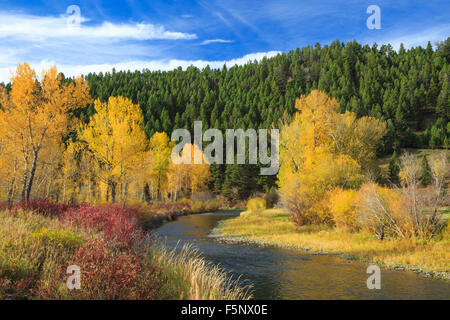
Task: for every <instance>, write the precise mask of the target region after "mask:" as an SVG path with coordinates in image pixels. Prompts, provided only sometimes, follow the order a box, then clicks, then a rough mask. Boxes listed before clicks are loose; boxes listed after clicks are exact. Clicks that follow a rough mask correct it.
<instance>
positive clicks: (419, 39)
mask: <svg viewBox="0 0 450 320" xmlns="http://www.w3.org/2000/svg"><path fill="white" fill-rule="evenodd" d="M449 34H450V24H443V25H440V26H437V27H433V28H428V29H425V30H422V31H419V32H411V31H408V30H402V31H401V32H400V31H397V32H395V33H391V34H390V35H388V36H386V37H384V38H381V39H375V40H373V39H366V41H364V42H369V43H372V42H376V43H378V44H388V43H390V44H391V45H392V47H393V48H394V49H395V50H398V49H399V48H400V44H401V43H403V45H404V47H405V48H411V47H417V46H422V47H425V46H426V45H427V43H428V41H430V43H431V44H432V45H434V43H435V41H442V40H445V39H447V37H448V35H449Z"/></svg>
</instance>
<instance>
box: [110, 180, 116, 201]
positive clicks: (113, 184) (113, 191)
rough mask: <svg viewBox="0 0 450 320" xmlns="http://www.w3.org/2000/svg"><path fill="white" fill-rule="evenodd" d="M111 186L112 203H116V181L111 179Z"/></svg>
mask: <svg viewBox="0 0 450 320" xmlns="http://www.w3.org/2000/svg"><path fill="white" fill-rule="evenodd" d="M109 184H110V186H111V203H116V183H115V182H112V181H110V183H109Z"/></svg>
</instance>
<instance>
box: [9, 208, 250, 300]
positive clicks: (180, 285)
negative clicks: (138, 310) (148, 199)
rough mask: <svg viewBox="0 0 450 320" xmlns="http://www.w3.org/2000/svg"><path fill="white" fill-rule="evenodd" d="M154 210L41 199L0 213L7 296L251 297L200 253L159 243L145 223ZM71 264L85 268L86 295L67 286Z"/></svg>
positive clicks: (83, 284)
mask: <svg viewBox="0 0 450 320" xmlns="http://www.w3.org/2000/svg"><path fill="white" fill-rule="evenodd" d="M4 206H5V205H4ZM147 209H150V210H149V211H145V212H144V210H143V207H142V206H141V207H140V208H136V207H128V208H122V207H121V206H119V205H104V206H90V205H70V206H69V205H62V204H55V203H51V202H48V201H45V200H41V201H31V202H28V203H20V204H18V205H16V206H15V207H14V208H13V210H11V211H7V210H3V211H0V231H1V232H0V240H1V241H0V299H247V298H249V297H251V292H250V290H249V289H250V288H249V287H242V286H239V285H238V282H237V279H236V280H232V279H230V278H229V277H228V276H227V274H226V272H225V271H223V270H222V269H220V268H218V267H216V266H213V265H211V264H210V263H208V262H207V261H205V260H204V259H203V258H202V257H201V255H200V254H199V253H198V252H197V251H196V250H194V249H192V248H189V247H183V248H181V250H180V252H175V251H168V250H167V249H165V248H164V247H163V246H161V245H159V244H158V243H155V240H154V239H152V238H151V236H150V235H149V234H148V233H147V232H144V229H143V228H142V226H141V222H140V221H142V218H147V219H149V218H148V217H145V215H149V216H151V215H153V213H152V211H153V210H154V209H155V207H154V206H153V207H151V208H147ZM163 209H164V208H160V211H161V210H163ZM70 265H78V266H79V267H80V269H81V272H82V276H81V289H80V290H69V289H68V288H67V286H66V280H67V278H68V276H69V275H67V273H66V269H67V267H68V266H70Z"/></svg>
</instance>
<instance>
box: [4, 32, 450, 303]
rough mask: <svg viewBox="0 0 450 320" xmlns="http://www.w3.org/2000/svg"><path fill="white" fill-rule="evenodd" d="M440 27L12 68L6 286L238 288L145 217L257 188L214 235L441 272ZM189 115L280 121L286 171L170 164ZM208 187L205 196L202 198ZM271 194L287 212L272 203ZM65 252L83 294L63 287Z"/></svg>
mask: <svg viewBox="0 0 450 320" xmlns="http://www.w3.org/2000/svg"><path fill="white" fill-rule="evenodd" d="M449 41H450V40H449V39H447V40H446V41H444V42H441V43H439V44H438V45H437V47H436V49H435V50H433V48H432V46H431V44H429V45H428V46H427V47H426V48H422V47H417V48H411V49H409V50H405V49H404V48H403V46H401V47H400V49H399V51H398V52H395V51H394V50H392V47H391V46H389V45H387V46H381V47H380V48H378V46H376V45H374V46H372V47H369V46H367V45H365V46H361V45H359V44H358V43H356V42H349V43H346V44H344V43H341V42H339V41H335V42H333V43H332V44H331V45H330V46H324V47H321V46H320V45H319V44H317V45H316V46H315V47H311V46H309V47H306V48H303V49H297V50H295V51H291V52H289V53H288V54H280V55H278V56H277V57H274V58H271V59H263V60H262V61H261V62H251V63H248V64H246V65H244V66H239V67H238V66H236V67H232V68H229V69H228V68H226V67H224V68H223V69H222V70H211V69H210V68H209V67H206V68H204V69H203V70H198V69H197V68H194V67H191V68H188V69H187V70H186V71H182V70H180V69H177V70H174V71H171V72H150V71H144V72H139V71H136V72H134V73H131V72H115V71H113V72H112V73H106V74H89V75H88V76H86V77H83V76H80V77H77V78H74V79H68V78H66V77H65V76H64V75H63V74H61V73H58V71H57V69H56V67H54V68H51V69H50V70H46V71H44V72H43V74H42V77H40V78H39V79H38V76H37V75H36V72H35V71H34V70H32V69H31V67H30V66H29V65H28V64H27V63H23V64H19V65H18V67H17V69H16V72H15V73H14V74H13V76H12V78H11V82H10V83H8V84H2V85H0V199H1V200H4V202H2V203H0V208H1V212H0V218H1V221H0V229H1V231H2V232H1V233H0V237H1V240H2V241H1V244H0V296H1V297H2V298H6V299H10V298H12V299H16V298H31V299H34V298H41V299H58V298H64V299H72V298H73V299H76V298H80V299H96V298H98V299H122V298H131V299H165V298H174V299H176V298H208V299H214V298H231V299H233V298H248V297H249V296H250V294H249V291H248V290H247V289H248V288H242V287H239V286H238V283H237V282H230V280H229V279H228V278H227V277H226V276H225V274H224V273H223V271H221V270H220V269H218V268H215V267H214V266H211V265H209V264H208V263H207V262H206V261H203V260H202V259H201V258H199V257H198V253H196V252H195V250H193V249H192V248H184V249H183V250H181V254H180V255H176V254H175V253H174V252H164V250H163V249H161V248H160V247H158V246H157V245H156V244H155V243H154V241H153V240H152V239H150V238H149V237H150V235H149V233H148V232H146V231H148V230H150V229H151V228H153V227H155V226H157V225H159V224H160V223H161V222H162V221H164V220H171V219H173V218H174V217H176V216H177V215H178V214H182V213H191V212H202V211H208V210H213V209H215V208H218V207H219V206H222V205H224V204H225V205H230V204H232V203H236V201H243V200H246V199H248V198H249V197H250V196H252V195H255V194H260V193H266V195H265V198H264V201H262V200H251V201H249V209H250V211H251V213H248V214H243V216H242V217H240V218H238V219H237V220H229V221H228V222H226V224H228V226H229V228H230V229H226V228H227V227H226V225H225V226H224V227H223V228H224V229H223V230H224V232H228V233H229V234H235V233H237V234H239V233H242V234H246V235H250V236H251V237H260V239H266V238H267V239H269V240H270V241H274V242H276V243H279V244H282V243H284V244H292V245H298V246H302V247H303V246H305V247H309V248H312V249H315V250H316V249H317V250H327V251H332V252H344V253H347V254H351V255H354V256H358V257H361V258H364V257H365V258H368V259H372V260H375V261H384V262H385V263H386V264H388V265H394V264H404V265H407V266H411V267H417V268H423V269H424V270H433V271H438V272H441V273H444V276H445V277H448V276H447V275H448V270H449V267H448V262H447V261H449V260H450V259H449V251H450V250H448V249H449V242H448V241H449V240H448V226H447V220H446V219H445V218H446V217H447V218H448V206H449V199H448V176H449V170H448V153H446V149H445V148H448V141H449V132H450V125H449V121H448V120H449V112H450V103H449V101H450V100H449V99H450V96H449V95H448V92H449V91H448V70H449V61H450V55H449V48H450V42H449ZM298 97H299V98H298ZM417 119H420V121H417ZM196 120H201V121H202V124H203V128H204V129H205V130H206V129H208V128H212V127H215V128H217V129H227V128H242V129H248V128H253V129H267V128H270V127H272V126H273V127H276V128H281V139H280V140H281V141H280V142H281V143H280V171H279V174H278V175H277V176H260V175H259V172H260V170H259V169H260V168H259V165H258V164H257V165H233V164H230V165H228V164H227V165H214V164H213V165H210V164H208V163H203V164H201V165H194V164H193V165H174V164H173V163H172V162H171V157H170V154H171V150H172V147H173V142H172V141H170V139H169V135H170V133H171V131H172V130H173V129H176V128H187V129H188V130H191V131H192V129H193V123H194V121H196ZM191 133H192V132H191ZM186 148H191V149H193V148H196V146H195V145H186ZM405 148H409V149H408V150H409V151H410V149H411V148H432V149H434V150H433V152H431V151H430V154H424V156H423V157H422V158H421V159H419V158H417V157H415V156H413V155H412V154H411V153H410V152H409V151H408V152H406V151H405ZM438 149H440V151H439V150H438ZM191 151H192V150H191ZM191 154H194V153H193V152H191ZM391 154H392V157H391V156H390V155H391ZM179 156H182V154H181V155H179ZM386 157H388V158H389V157H390V161H389V164H385V165H387V168H386V167H385V168H383V167H382V166H380V165H379V161H380V159H381V158H384V159H385V158H386ZM276 188H278V191H277V190H275V189H276ZM202 192H212V193H214V194H215V196H211V197H207V198H208V199H209V200H208V201H201V202H198V201H194V200H195V197H196V195H198V194H202ZM278 195H279V196H280V201H279V205H280V206H283V208H284V209H283V210H282V211H264V207H266V206H269V207H271V206H272V205H273V204H274V203H276V202H277V201H276V200H277V197H278ZM38 199H44V200H38ZM182 199H189V200H182ZM241 222H245V224H242V225H240V226H237V225H233V224H234V223H241ZM233 228H235V229H233ZM227 230H228V231H227ZM277 239H278V240H277ZM70 264H77V265H79V266H80V267H81V269H82V270H84V272H85V273H83V274H84V280H82V281H83V283H84V285H85V290H83V291H68V290H67V288H66V287H65V281H64V279H66V277H67V274H66V273H65V272H66V268H67V266H68V265H70ZM104 266H108V267H107V268H104Z"/></svg>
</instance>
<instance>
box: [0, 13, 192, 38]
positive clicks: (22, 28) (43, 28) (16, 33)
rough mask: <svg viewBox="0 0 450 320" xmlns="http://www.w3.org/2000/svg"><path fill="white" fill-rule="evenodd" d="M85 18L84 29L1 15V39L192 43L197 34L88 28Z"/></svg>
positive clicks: (49, 19)
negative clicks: (172, 41) (78, 39)
mask: <svg viewBox="0 0 450 320" xmlns="http://www.w3.org/2000/svg"><path fill="white" fill-rule="evenodd" d="M86 21H87V20H86V19H84V18H81V20H80V22H81V23H80V25H79V26H78V27H77V26H74V25H71V24H69V23H68V17H67V16H63V15H62V16H59V17H54V16H46V17H42V16H34V15H24V14H11V13H4V12H2V13H0V39H2V38H3V39H5V38H6V39H8V38H13V39H14V40H17V41H19V40H27V41H33V42H44V41H46V40H47V39H66V40H70V39H71V38H81V39H84V40H96V39H120V40H127V39H129V40H155V39H167V40H191V39H196V38H197V35H196V34H190V33H183V32H175V31H168V30H166V29H165V28H164V27H163V26H159V25H154V24H149V23H126V24H125V23H122V24H114V23H111V22H103V23H102V24H101V25H97V26H88V25H85V24H83V22H86Z"/></svg>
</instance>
